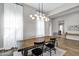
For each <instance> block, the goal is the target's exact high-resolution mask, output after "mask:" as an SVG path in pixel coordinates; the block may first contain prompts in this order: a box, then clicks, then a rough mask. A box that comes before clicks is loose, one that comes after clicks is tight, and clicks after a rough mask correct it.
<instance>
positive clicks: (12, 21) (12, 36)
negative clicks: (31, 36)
mask: <svg viewBox="0 0 79 59" xmlns="http://www.w3.org/2000/svg"><path fill="white" fill-rule="evenodd" d="M22 39H23V7H22V6H20V5H17V4H8V3H6V4H4V48H11V47H17V41H18V40H22Z"/></svg>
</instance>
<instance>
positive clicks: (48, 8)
mask: <svg viewBox="0 0 79 59" xmlns="http://www.w3.org/2000/svg"><path fill="white" fill-rule="evenodd" d="M26 4H27V5H29V6H31V7H33V8H35V9H37V10H39V3H26ZM63 4H64V3H43V11H44V12H49V11H52V10H54V9H56V8H58V7H60V6H62V5H63ZM40 5H42V3H41V4H40Z"/></svg>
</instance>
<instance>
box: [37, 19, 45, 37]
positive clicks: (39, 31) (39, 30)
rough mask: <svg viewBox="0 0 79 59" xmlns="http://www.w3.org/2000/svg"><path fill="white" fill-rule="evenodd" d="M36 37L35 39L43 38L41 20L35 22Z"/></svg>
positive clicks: (43, 24) (43, 32) (42, 23)
mask: <svg viewBox="0 0 79 59" xmlns="http://www.w3.org/2000/svg"><path fill="white" fill-rule="evenodd" d="M36 29H37V31H36V36H37V37H42V36H45V22H44V20H43V19H39V18H37V20H36Z"/></svg>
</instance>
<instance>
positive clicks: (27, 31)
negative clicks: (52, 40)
mask: <svg viewBox="0 0 79 59" xmlns="http://www.w3.org/2000/svg"><path fill="white" fill-rule="evenodd" d="M35 12H36V11H35V10H34V9H33V8H31V7H30V6H27V5H24V15H23V18H24V21H23V23H24V24H23V25H24V28H23V29H24V30H23V31H24V32H23V36H24V39H26V38H30V37H32V36H36V21H35V20H32V19H31V18H30V17H29V15H31V14H35Z"/></svg>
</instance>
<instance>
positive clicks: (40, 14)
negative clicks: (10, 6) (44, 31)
mask: <svg viewBox="0 0 79 59" xmlns="http://www.w3.org/2000/svg"><path fill="white" fill-rule="evenodd" d="M30 18H31V19H32V20H38V18H39V20H43V21H49V17H47V16H46V14H45V13H44V11H43V3H39V10H38V11H37V13H36V14H34V15H30Z"/></svg>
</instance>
